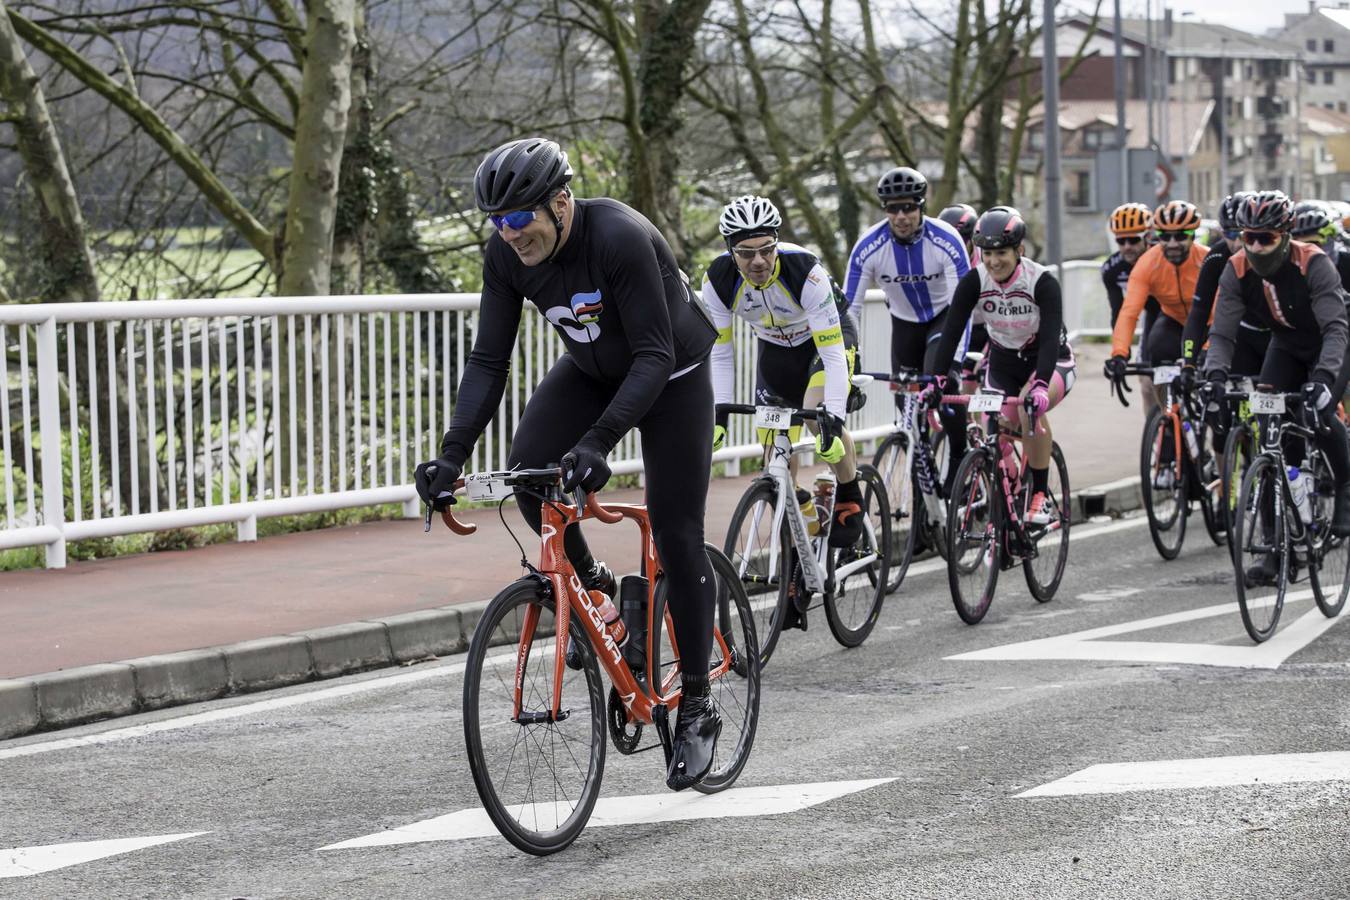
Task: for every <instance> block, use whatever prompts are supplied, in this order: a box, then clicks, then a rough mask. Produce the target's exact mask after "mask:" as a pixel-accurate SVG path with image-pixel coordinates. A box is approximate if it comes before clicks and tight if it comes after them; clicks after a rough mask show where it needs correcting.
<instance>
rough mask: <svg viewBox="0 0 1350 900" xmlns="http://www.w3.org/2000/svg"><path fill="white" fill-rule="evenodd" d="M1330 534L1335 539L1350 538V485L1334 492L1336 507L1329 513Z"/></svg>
mask: <svg viewBox="0 0 1350 900" xmlns="http://www.w3.org/2000/svg"><path fill="white" fill-rule="evenodd" d="M1331 533H1332V534H1334V535H1336V537H1346V536H1350V484H1347V485H1345V486H1343V487H1342V488H1341V489H1340V490H1339V491H1337V492H1336V507H1335V509H1334V510H1332V513H1331Z"/></svg>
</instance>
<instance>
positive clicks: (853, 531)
mask: <svg viewBox="0 0 1350 900" xmlns="http://www.w3.org/2000/svg"><path fill="white" fill-rule="evenodd" d="M834 497H835V501H834V525H832V526H831V527H830V546H831V547H852V546H853V545H854V544H856V543H857V542H858V538H860V537H862V529H863V517H862V500H863V496H862V488H861V487H860V486H859V485H858V479H856V478H854V479H853V480H852V481H845V482H841V483H840V485H839V486H838V487H837V488H836V489H835V493H834Z"/></svg>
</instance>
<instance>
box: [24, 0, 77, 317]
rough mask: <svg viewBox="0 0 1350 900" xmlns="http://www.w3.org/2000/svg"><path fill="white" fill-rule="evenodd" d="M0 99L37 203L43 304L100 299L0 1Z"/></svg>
mask: <svg viewBox="0 0 1350 900" xmlns="http://www.w3.org/2000/svg"><path fill="white" fill-rule="evenodd" d="M0 100H3V101H4V102H5V103H6V104H7V105H8V106H9V109H10V111H11V113H12V114H13V116H14V118H13V119H12V120H11V121H12V123H13V125H14V131H15V138H16V140H15V142H16V143H17V144H18V147H19V155H20V156H21V157H23V163H24V168H25V169H26V170H27V172H28V177H29V178H30V179H31V180H32V183H33V194H34V196H36V198H37V203H38V219H39V221H40V222H41V228H42V239H41V241H39V247H40V248H41V251H40V252H41V254H42V258H43V266H44V268H45V269H46V275H47V277H46V278H45V279H44V281H45V282H46V290H44V291H43V296H42V299H43V300H46V301H72V300H94V301H97V300H99V299H101V298H100V296H99V288H98V278H97V277H96V275H95V273H94V258H93V255H92V254H91V253H90V252H89V242H88V240H87V239H86V235H85V228H84V215H83V214H82V213H81V212H80V204H79V200H78V197H77V195H76V193H75V182H74V181H73V180H72V179H71V177H70V169H69V168H68V167H67V166H66V156H65V152H64V150H63V149H62V147H61V141H60V139H59V138H58V137H57V135H56V128H55V127H54V126H53V124H52V119H51V114H50V113H49V112H48V110H47V100H46V97H44V96H43V93H42V86H41V85H40V84H39V83H38V78H37V75H36V73H34V72H33V67H32V66H30V65H29V63H28V57H27V55H26V54H25V53H24V50H23V47H22V46H21V45H20V44H19V37H18V35H17V34H15V32H14V26H13V25H12V24H11V23H10V19H9V11H8V10H7V9H6V8H5V3H4V0H0Z"/></svg>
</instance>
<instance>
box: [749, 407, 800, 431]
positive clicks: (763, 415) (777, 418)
mask: <svg viewBox="0 0 1350 900" xmlns="http://www.w3.org/2000/svg"><path fill="white" fill-rule="evenodd" d="M791 426H792V410H790V409H782V408H780V407H777V406H756V407H755V427H756V428H789V427H791Z"/></svg>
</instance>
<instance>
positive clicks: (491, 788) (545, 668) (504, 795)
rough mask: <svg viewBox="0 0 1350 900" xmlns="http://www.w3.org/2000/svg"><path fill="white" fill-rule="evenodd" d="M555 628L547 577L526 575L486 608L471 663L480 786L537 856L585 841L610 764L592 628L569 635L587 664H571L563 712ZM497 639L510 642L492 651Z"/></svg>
mask: <svg viewBox="0 0 1350 900" xmlns="http://www.w3.org/2000/svg"><path fill="white" fill-rule="evenodd" d="M555 627H556V618H555V609H554V598H553V597H551V596H550V595H549V594H548V592H547V591H546V589H545V588H544V587H543V586H542V585H541V584H540V583H539V582H538V581H536V580H534V579H532V578H522V579H520V580H519V581H516V582H515V583H513V584H511V585H510V586H508V587H507V588H506V589H505V590H504V591H502V592H501V593H500V594H498V595H497V596H496V597H494V598H493V600H492V602H491V603H489V604H488V607H487V609H486V610H484V611H483V618H482V619H481V620H480V621H479V623H478V627H477V628H476V629H475V630H474V633H473V640H472V641H471V642H470V644H469V654H468V658H467V659H466V660H465V668H464V744H465V747H466V748H467V749H468V756H469V770H470V771H471V772H472V773H473V783H474V787H475V788H477V790H478V796H479V798H480V799H481V800H482V801H483V808H484V809H485V810H486V811H487V814H488V817H489V818H491V819H492V823H493V824H494V825H496V826H497V830H498V831H500V832H501V833H502V836H503V837H505V838H506V839H507V840H508V841H510V842H511V843H512V844H514V845H515V846H517V847H519V848H520V849H521V850H524V851H525V852H526V853H532V854H534V855H536V856H545V855H547V854H550V853H556V852H558V851H559V850H562V849H563V848H564V847H566V846H567V845H568V844H570V843H572V841H574V840H576V838H577V835H579V834H580V833H581V830H582V829H583V828H585V827H586V821H587V820H588V819H589V818H590V816H591V810H592V809H593V808H594V807H595V801H596V798H597V797H599V796H600V779H601V777H602V776H603V774H604V770H605V744H606V737H605V700H604V694H603V685H602V682H601V679H600V668H599V665H598V663H597V662H596V659H595V653H594V652H593V651H592V649H591V642H590V638H589V636H588V635H587V634H586V632H585V630H584V629H583V628H582V626H581V625H579V624H576V623H575V622H573V623H572V626H571V627H570V628H569V634H570V635H571V637H572V639H573V642H574V643H575V646H576V648H577V651H578V652H579V653H580V655H581V659H582V667H581V670H580V671H576V670H573V669H570V668H568V667H566V666H563V669H562V703H561V706H560V707H559V709H560V716H559V717H558V719H557V720H554V717H553V687H554V660H555V658H556V652H555V651H556V644H555V638H554V630H555ZM522 635H523V636H524V637H523V639H522ZM490 647H501V650H500V652H497V653H495V654H493V655H492V656H489V655H488V650H489V648H490ZM517 670H519V672H520V675H519V677H520V687H521V700H520V716H519V717H517V716H515V714H514V712H515V702H514V697H515V688H516V673H517Z"/></svg>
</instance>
